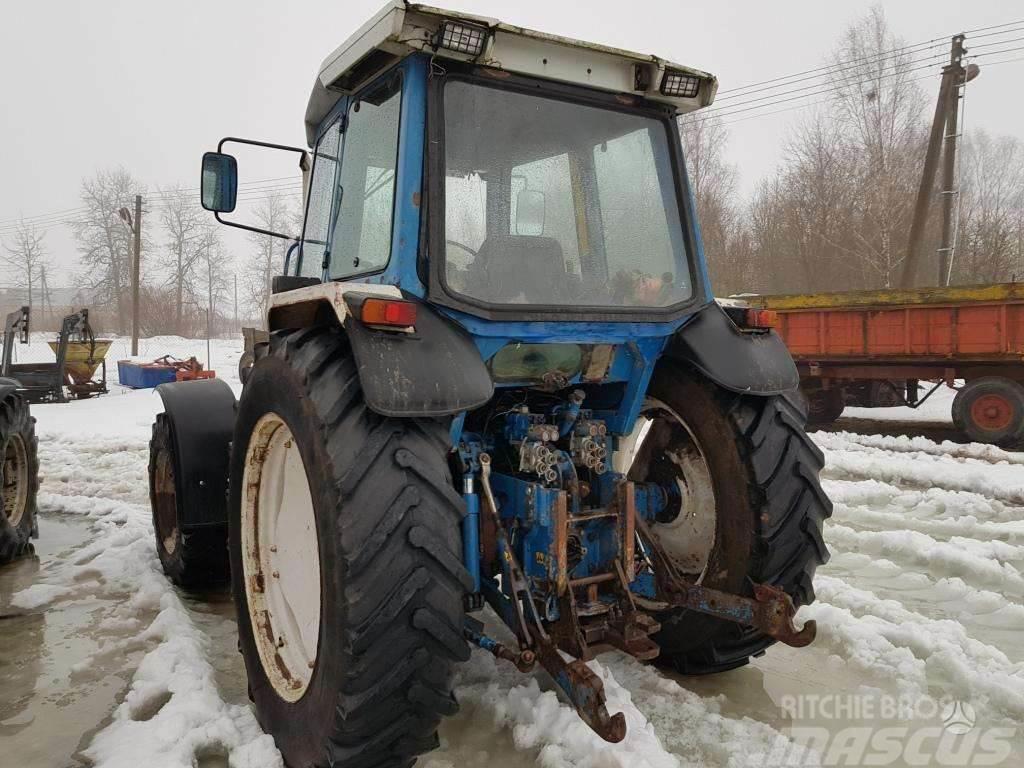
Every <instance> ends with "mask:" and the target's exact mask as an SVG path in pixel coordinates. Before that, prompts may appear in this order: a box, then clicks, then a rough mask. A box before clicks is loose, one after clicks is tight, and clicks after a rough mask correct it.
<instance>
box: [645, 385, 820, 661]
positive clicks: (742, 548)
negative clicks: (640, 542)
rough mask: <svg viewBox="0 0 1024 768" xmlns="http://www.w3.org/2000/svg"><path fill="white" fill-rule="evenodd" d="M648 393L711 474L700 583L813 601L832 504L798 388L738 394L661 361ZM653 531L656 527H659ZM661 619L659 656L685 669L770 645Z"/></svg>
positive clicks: (673, 616) (744, 632) (701, 618)
mask: <svg viewBox="0 0 1024 768" xmlns="http://www.w3.org/2000/svg"><path fill="white" fill-rule="evenodd" d="M648 394H649V397H651V398H654V402H657V403H660V404H663V405H660V406H659V407H664V408H667V409H670V410H671V411H672V412H674V414H676V415H677V417H678V419H679V420H681V421H682V422H683V424H684V425H685V427H686V431H688V432H689V436H690V437H689V439H690V440H692V441H693V442H695V443H696V445H697V447H698V449H699V451H700V453H701V454H703V459H704V462H705V465H706V467H707V471H708V474H709V475H710V484H711V487H712V492H713V500H712V504H713V506H714V510H715V517H716V519H715V522H714V525H715V533H714V540H713V544H711V545H710V551H709V552H708V553H707V555H706V558H705V561H704V563H703V576H702V577H698V578H702V581H701V583H703V584H705V585H707V586H709V587H712V588H715V589H720V590H724V591H726V592H731V593H733V594H741V595H744V596H747V597H750V596H752V594H753V591H752V585H753V584H755V583H757V584H768V585H771V586H775V587H780V588H782V589H783V590H784V591H785V592H786V593H787V594H789V595H790V597H792V599H793V602H794V603H795V604H796V605H797V606H800V605H806V604H808V603H810V602H812V601H813V600H814V587H813V585H812V579H813V577H814V572H815V570H816V569H817V567H818V566H819V565H821V564H823V563H825V562H827V560H828V557H829V555H828V550H827V549H826V547H825V542H824V540H823V538H822V526H823V524H824V521H825V519H826V518H827V517H829V516H830V515H831V514H832V504H831V502H830V501H829V499H828V497H827V496H826V495H825V493H824V492H823V491H822V489H821V484H820V482H819V479H818V473H819V471H820V470H821V468H822V466H823V464H824V460H823V457H822V453H821V451H820V450H819V449H818V447H817V446H816V445H815V444H814V443H813V442H812V441H811V439H810V438H809V437H808V436H807V434H806V432H805V431H804V426H805V420H806V412H805V410H804V406H803V404H802V402H801V398H800V395H799V393H798V392H796V391H793V392H792V393H787V394H784V395H777V396H773V397H759V396H749V395H737V394H734V393H732V392H726V391H725V390H722V389H720V388H719V387H717V386H715V385H714V384H712V383H711V382H709V381H707V380H706V379H704V378H701V377H698V376H697V375H696V374H691V373H688V372H686V371H684V370H681V369H678V368H674V367H671V366H665V367H663V368H661V369H659V370H658V371H656V373H655V376H654V379H653V380H652V382H651V386H650V387H649V390H648ZM677 455H678V451H677ZM652 531H654V532H655V533H656V534H657V532H658V526H657V525H652ZM663 541H664V540H663ZM659 618H660V621H661V624H662V630H661V632H660V633H659V634H658V635H657V636H655V638H654V639H655V642H657V643H658V644H659V645H660V646H661V649H662V655H661V656H660V657H659V659H658V663H661V664H666V665H669V666H672V667H674V668H675V669H676V670H677V671H679V672H681V673H683V674H694V675H697V674H708V673H713V672H723V671H726V670H730V669H735V668H736V667H740V666H743V665H744V664H746V663H747V662H748V661H749V660H750V657H751V656H757V655H760V654H761V653H762V652H763V651H764V650H765V649H766V648H768V646H770V645H772V644H773V643H774V642H775V641H774V640H773V639H771V638H769V637H767V636H766V635H764V634H762V633H760V632H757V631H755V630H754V629H752V628H749V627H744V626H742V625H739V624H734V623H732V622H728V621H724V620H721V619H717V618H714V617H711V616H707V615H704V614H698V613H694V612H692V611H687V610H682V609H680V610H674V611H671V612H669V613H667V614H662V615H661V616H660V617H659Z"/></svg>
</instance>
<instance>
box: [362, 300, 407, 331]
mask: <svg viewBox="0 0 1024 768" xmlns="http://www.w3.org/2000/svg"><path fill="white" fill-rule="evenodd" d="M359 317H360V319H362V321H363V322H364V323H366V324H367V325H390V326H394V327H397V328H406V327H408V326H410V325H416V305H415V304H413V303H412V302H411V301H401V300H399V299H366V300H365V301H364V302H363V309H362V311H361V313H360V315H359Z"/></svg>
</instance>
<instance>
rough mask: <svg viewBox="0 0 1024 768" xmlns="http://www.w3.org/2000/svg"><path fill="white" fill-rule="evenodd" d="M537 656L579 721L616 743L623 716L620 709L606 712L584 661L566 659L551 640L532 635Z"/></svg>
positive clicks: (598, 682) (623, 729)
mask: <svg viewBox="0 0 1024 768" xmlns="http://www.w3.org/2000/svg"><path fill="white" fill-rule="evenodd" d="M534 640H535V641H536V648H537V659H538V661H540V663H541V666H543V667H544V669H545V670H547V673H548V674H549V675H551V679H552V680H554V681H555V684H556V685H557V686H558V687H559V688H561V689H562V690H563V691H564V692H565V695H566V696H568V697H569V701H571V702H572V705H573V706H574V707H575V708H576V712H577V713H578V714H579V716H580V718H582V720H583V722H585V723H586V724H587V725H589V726H590V727H591V729H592V730H593V731H594V733H596V734H597V735H598V736H600V737H601V738H602V739H604V740H605V741H608V742H611V743H613V744H616V743H618V742H620V741H622V740H623V739H624V738H625V737H626V717H625V715H623V714H622V713H621V712H617V713H616V714H614V715H609V714H608V708H607V707H606V706H605V697H604V683H602V682H601V678H599V677H598V676H597V675H595V674H594V673H593V671H592V670H591V669H590V667H588V666H587V665H586V663H585V662H583V661H580V660H579V659H574V660H573V661H566V660H565V659H564V658H562V654H561V653H559V652H558V649H557V648H556V647H555V645H554V643H552V642H551V641H549V640H544V639H543V638H541V637H539V636H535V637H534Z"/></svg>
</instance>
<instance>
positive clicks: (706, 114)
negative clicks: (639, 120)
mask: <svg viewBox="0 0 1024 768" xmlns="http://www.w3.org/2000/svg"><path fill="white" fill-rule="evenodd" d="M934 66H935V65H934V64H927V65H925V66H922V67H912V68H911V69H907V70H903V71H900V72H893V73H891V74H888V75H883V76H882V77H881V78H879V79H880V80H890V79H892V78H894V77H900V76H902V75H906V74H909V73H911V72H919V71H921V70H924V69H932V68H933V67H934ZM851 82H853V80H850V81H846V82H844V83H841V84H839V85H837V86H833V87H825V88H823V89H822V90H819V91H814V92H813V93H805V94H803V95H802V96H790V97H789V98H787V99H779V100H777V101H773V102H770V103H767V104H758V105H755V106H751V107H744V108H742V109H733V107H739V106H741V104H731V105H729V106H726V107H722V108H721V109H718V110H716V109H713V108H712V109H706V110H703V111H702V112H701V114H700V117H698V118H696V119H694V120H684V122H685V123H703V122H705V121H707V120H712V119H714V118H716V117H730V116H732V115H738V114H742V113H744V112H750V111H752V110H758V109H765V108H771V107H773V106H775V105H776V104H785V103H786V102H790V101H799V100H800V99H809V98H812V97H814V96H823V95H825V94H829V93H835V92H837V91H842V90H844V89H845V88H846V87H847V86H848V85H850V84H851ZM757 101H761V99H758V100H757Z"/></svg>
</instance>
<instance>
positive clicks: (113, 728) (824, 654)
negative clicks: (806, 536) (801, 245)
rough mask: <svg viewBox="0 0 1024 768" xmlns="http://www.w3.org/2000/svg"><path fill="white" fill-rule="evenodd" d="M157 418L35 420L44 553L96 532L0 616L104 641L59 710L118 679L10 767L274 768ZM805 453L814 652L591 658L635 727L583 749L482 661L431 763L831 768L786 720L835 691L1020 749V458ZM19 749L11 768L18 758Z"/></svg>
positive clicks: (530, 694)
mask: <svg viewBox="0 0 1024 768" xmlns="http://www.w3.org/2000/svg"><path fill="white" fill-rule="evenodd" d="M143 350H144V351H145V353H146V354H145V355H142V356H140V357H142V358H148V359H152V358H153V357H156V356H158V355H159V354H174V355H176V356H179V357H187V356H189V355H193V354H195V355H197V356H199V357H200V359H204V360H205V342H196V341H189V340H185V339H178V338H175V337H164V338H162V339H160V340H147V341H146V343H145V344H144V345H143ZM239 353H240V349H239V346H238V344H237V343H235V342H234V341H230V342H229V341H215V342H214V343H213V345H212V356H213V364H214V367H215V368H217V370H218V373H219V374H220V375H221V376H222V377H223V378H226V379H227V380H228V381H229V383H231V384H232V385H233V386H234V387H235V388H236V389H237V387H238V383H237V381H236V380H235V367H236V365H237V359H238V355H239ZM112 357H113V355H112ZM940 394H941V395H943V397H942V399H940ZM935 399H936V402H935V404H934V405H933V406H932V408H933V409H936V410H935V412H936V413H940V417H941V418H948V403H949V400H950V399H951V398H949V397H945V395H944V393H937V394H936V396H935ZM942 408H945V416H941V409H942ZM160 409H161V405H160V400H159V397H158V396H156V395H155V394H153V393H152V392H150V391H129V390H125V389H123V388H121V387H119V386H116V385H115V386H113V387H112V391H111V393H110V394H109V395H107V396H104V397H102V398H97V399H94V400H90V401H84V402H76V403H69V404H66V405H46V406H39V407H37V408H35V409H34V412H35V413H36V415H37V417H38V431H39V435H40V456H41V460H42V472H41V474H42V477H43V484H42V489H41V493H40V504H41V509H42V515H43V520H44V525H43V532H44V536H45V535H46V534H47V531H48V530H51V529H48V528H47V526H46V524H47V522H48V521H49V520H54V521H61V520H74V521H81V525H82V530H85V531H87V533H86V535H84V536H82V538H81V540H79V541H75V542H73V543H72V544H71V545H69V546H68V547H67V548H66V549H65V550H62V551H60V552H58V553H57V554H55V555H54V556H53V557H49V558H45V559H44V560H43V561H42V564H41V566H40V568H39V571H38V573H34V574H32V575H31V577H30V578H29V577H26V579H25V583H21V584H20V586H19V588H18V589H17V590H16V591H15V593H14V594H13V595H12V596H10V598H9V599H7V597H6V596H5V595H3V594H0V612H4V611H20V612H26V613H38V614H40V615H41V616H42V617H43V620H44V621H45V622H46V626H47V628H48V629H47V634H46V642H47V644H50V643H61V642H64V640H63V638H64V636H65V635H66V636H68V637H72V636H73V635H74V634H75V631H74V629H73V627H71V626H70V625H68V622H67V621H64V623H61V617H62V616H63V617H67V616H70V615H71V612H72V611H73V609H75V608H76V607H77V606H81V605H87V606H89V614H88V615H89V617H90V618H89V619H88V621H89V622H90V623H89V624H88V627H89V629H88V633H89V634H90V637H91V638H93V640H94V642H92V643H91V644H90V645H89V646H88V648H87V649H85V650H82V651H81V652H79V653H78V655H77V656H74V655H73V654H70V655H72V656H73V658H68V659H67V660H66V669H65V672H64V677H65V678H66V679H64V680H63V682H62V681H61V680H56V681H54V682H51V683H50V685H51V686H53V687H54V688H55V689H58V690H57V691H56V692H54V691H50V692H49V696H50V698H55V697H56V698H57V699H60V697H61V696H64V697H70V696H71V692H72V691H74V690H78V689H81V687H82V686H90V685H92V686H98V685H99V682H98V681H100V679H101V677H102V676H101V674H100V672H99V670H107V669H109V668H111V667H112V666H115V667H116V666H117V665H119V664H120V665H121V666H122V667H124V669H123V673H124V680H123V682H121V683H120V684H119V686H114V688H113V693H112V694H111V696H110V699H109V701H110V702H112V703H110V704H109V705H108V704H103V705H102V706H100V707H99V708H98V711H96V712H93V713H91V717H92V719H91V720H89V719H88V718H86V720H87V722H84V723H83V722H79V721H74V722H69V724H68V726H67V727H69V728H77V729H78V732H81V733H87V736H86V737H83V738H82V739H81V743H78V744H77V746H75V747H73V748H69V751H68V754H66V755H48V757H49V758H51V759H50V760H49V761H47V762H32V760H31V759H22V761H21V762H20V763H19V764H20V765H36V764H38V765H40V766H42V765H51V764H57V763H60V764H65V763H70V762H71V761H72V759H73V758H76V757H77V758H79V759H85V760H87V761H90V762H92V763H94V764H95V765H97V766H101V767H104V768H106V767H109V768H113V767H119V766H126V767H127V766H131V768H135V767H136V766H139V765H145V766H153V767H154V768H162V767H164V766H167V767H168V768H171V767H174V768H177V767H178V766H181V767H182V768H189V767H191V766H199V767H200V768H208V767H212V766H221V765H230V766H235V767H238V768H240V767H242V766H245V767H246V768H269V767H271V766H280V765H281V761H280V756H279V754H278V753H277V751H276V749H275V748H274V746H273V742H272V740H271V739H270V738H269V737H268V736H266V735H264V734H262V732H261V731H260V729H259V726H258V724H257V723H256V720H255V718H254V716H253V713H252V711H251V709H250V707H249V706H248V703H247V700H246V698H245V687H244V686H245V683H244V672H243V671H242V669H241V662H240V661H239V659H238V655H237V653H235V651H234V641H233V639H232V638H233V632H234V629H233V617H232V616H231V613H230V610H221V608H222V607H223V604H224V600H223V597H220V598H215V602H214V603H213V604H212V605H213V606H214V607H213V609H207V608H205V607H203V605H202V604H201V603H197V602H195V601H193V600H191V599H186V598H184V597H183V596H181V595H179V594H178V593H177V592H176V591H175V590H174V589H173V588H172V587H171V586H170V585H169V583H168V582H167V580H166V579H165V578H164V577H163V575H162V573H161V571H160V566H159V563H158V561H157V559H156V556H155V552H154V547H153V540H152V539H153V535H152V530H151V525H150V513H149V504H148V498H147V481H146V465H147V451H148V439H149V433H150V425H151V423H152V420H153V417H154V415H155V414H156V413H157V412H158V411H159V410H160ZM893 410H899V411H901V412H900V413H899V414H897V415H895V416H893V418H894V419H895V420H897V421H908V418H907V409H893ZM852 415H855V416H857V417H858V418H861V419H863V418H865V417H871V418H873V417H875V416H877V415H878V414H877V413H876V411H869V412H866V414H860V413H856V414H852ZM883 417H884V415H883ZM931 418H935V414H934V413H933V414H931ZM813 437H814V439H815V441H816V442H817V443H818V444H819V445H820V446H821V448H822V449H823V451H824V453H825V457H826V468H825V472H824V475H823V477H824V485H825V489H826V491H827V492H828V493H829V495H830V496H831V497H832V498H833V499H834V501H835V515H834V517H833V519H832V520H831V521H830V523H829V525H828V527H827V530H826V541H827V542H828V544H829V546H830V548H831V549H832V552H833V557H832V560H831V561H830V563H829V564H828V565H827V566H825V567H823V568H822V569H820V570H819V576H818V578H817V580H816V589H817V595H818V599H817V602H816V603H814V604H813V605H811V606H808V607H805V608H803V609H802V610H801V612H800V619H801V620H810V619H813V620H815V621H816V622H817V625H818V639H817V640H816V642H815V643H814V644H813V645H812V646H810V647H809V648H806V649H800V650H793V649H788V648H775V649H772V650H771V651H769V653H768V655H766V656H765V657H763V658H761V659H758V660H755V662H754V663H753V664H752V665H751V666H749V667H746V668H744V669H741V670H736V671H734V672H730V673H726V674H724V675H720V676H718V677H717V678H713V679H711V678H699V679H695V678H686V677H681V676H678V675H673V674H670V673H667V672H665V671H662V670H658V669H655V668H653V667H649V666H645V665H641V664H639V663H637V662H635V661H634V660H632V659H630V658H628V657H625V656H623V655H622V654H617V653H611V654H604V655H602V656H601V657H600V658H599V659H598V660H597V661H595V662H593V668H594V670H595V672H597V674H599V675H600V677H601V678H602V680H603V681H604V686H605V690H606V693H607V696H608V701H609V709H610V710H611V711H613V712H614V711H622V712H624V713H625V714H626V717H627V720H628V723H629V733H628V736H627V738H626V740H625V741H624V742H622V743H621V744H618V745H607V744H605V743H603V742H601V741H600V739H598V738H597V737H596V736H595V735H594V734H593V733H592V732H591V731H589V729H587V728H586V727H585V726H584V725H583V724H582V722H580V721H579V719H578V718H577V717H576V716H575V714H574V712H573V711H572V709H571V708H570V707H569V706H568V705H567V704H566V703H565V702H564V699H562V698H561V697H560V696H559V695H557V694H556V693H555V691H554V690H553V686H552V684H551V683H550V681H549V680H547V678H546V677H545V676H544V675H543V674H542V673H539V672H538V673H536V674H534V675H531V676H524V675H521V674H519V673H518V672H516V671H515V670H514V669H512V668H511V666H509V665H507V664H504V663H500V662H495V661H494V660H493V659H492V658H491V657H490V656H488V655H486V654H482V653H475V654H474V656H473V657H472V659H471V661H470V662H469V663H468V664H466V665H463V666H462V667H461V668H460V669H459V670H458V673H457V674H458V678H457V694H458V697H459V700H460V703H461V710H460V712H459V714H458V715H456V716H455V717H454V718H451V719H449V720H447V721H446V722H445V723H444V724H443V725H442V729H441V748H440V749H439V750H438V751H436V752H435V753H433V754H431V755H429V756H428V757H426V758H425V759H424V760H423V761H422V764H423V765H424V766H426V767H427V768H456V767H458V768H462V766H470V767H472V766H488V768H492V767H493V768H511V767H513V766H523V767H525V766H542V767H543V768H682V767H684V766H687V767H688V766H755V765H758V766H759V765H772V764H783V763H787V761H788V763H790V764H819V763H821V764H840V763H839V760H838V757H837V755H839V753H836V752H835V751H834V745H833V744H830V742H829V741H828V740H827V738H826V740H825V741H824V742H815V744H814V748H812V749H808V750H802V749H800V748H798V747H797V746H796V744H797V742H799V743H800V744H803V743H804V742H803V741H802V740H801V739H800V733H801V729H804V728H806V727H810V726H823V727H824V728H825V734H826V737H827V736H828V735H829V734H831V735H837V734H838V733H840V732H841V731H842V728H843V727H844V726H845V725H847V720H843V719H840V720H838V721H836V720H832V721H827V722H823V721H822V719H821V718H820V717H818V716H808V715H806V714H800V713H794V712H793V710H792V702H793V701H794V697H796V699H800V698H801V697H803V699H808V698H813V697H815V696H817V697H823V696H824V697H827V696H833V695H836V694H842V695H846V696H853V697H872V696H874V697H878V696H891V697H897V696H898V697H904V698H907V697H910V698H914V697H917V698H922V697H926V698H928V699H929V700H935V701H945V702H949V701H959V702H964V703H966V704H969V705H970V707H971V709H970V711H971V712H972V713H973V715H972V716H975V717H976V718H977V723H978V728H977V729H976V730H980V729H981V728H982V726H984V727H985V728H993V727H1005V728H1010V729H1011V731H1012V729H1015V728H1016V727H1017V726H1018V724H1020V723H1022V722H1024V454H1022V453H1016V452H1011V451H1004V450H1001V449H997V448H993V447H991V446H982V445H977V444H967V445H964V444H959V443H953V442H948V441H946V442H941V443H937V442H933V441H931V440H927V439H925V438H921V437H899V436H893V437H883V436H880V435H864V434H854V433H851V432H834V433H827V432H819V433H816V434H815V435H814V436H813ZM76 524H78V523H77V522H76ZM0 583H2V582H0ZM5 599H6V605H5V604H4V600H5ZM217 600H219V601H220V603H219V604H218V603H217V602H216V601H217ZM218 606H220V607H218ZM75 620H76V621H78V619H75ZM81 621H85V619H82V620H81ZM2 631H3V627H0V633H2ZM80 631H84V630H80ZM496 631H498V632H499V633H500V628H499V629H498V630H496ZM51 635H52V637H51ZM68 642H70V641H68ZM68 647H70V648H74V647H76V646H73V644H72V645H70V646H68ZM0 659H2V656H0ZM61 685H63V686H64V688H63V689H61V688H60V686H61ZM40 695H41V694H40ZM54 711H56V712H57V713H58V714H57V716H59V713H60V710H59V709H58V710H54ZM3 713H4V710H3V705H2V704H0V734H4V733H5V730H4V729H5V728H13V729H15V731H17V733H16V737H17V736H20V735H23V734H31V737H32V738H31V740H34V741H35V742H36V743H38V742H39V741H40V740H45V739H46V728H48V727H49V728H53V727H54V726H53V724H52V723H50V724H47V723H45V722H42V721H43V718H41V717H40V718H39V719H38V721H31V718H27V717H26V716H25V715H21V716H20V719H18V717H14V716H11V717H8V718H7V719H4V718H5V715H4V714H3ZM929 718H931V719H929ZM936 718H938V715H937V714H936V713H930V714H929V713H925V714H924V715H921V716H920V717H918V720H921V721H927V722H926V723H925V724H928V723H931V722H932V720H935V722H937V723H938V724H939V725H940V726H941V718H938V719H937V720H936ZM34 728H37V729H38V730H37V731H33V729H34ZM940 731H941V728H940ZM13 732H14V731H12V733H13ZM837 738H838V737H837ZM943 738H945V736H944V737H943ZM1007 738H1008V739H1009V741H1007V742H1006V743H1007V744H1008V746H1007V747H1006V750H1008V751H1007V752H1006V754H1002V753H999V756H1000V759H1001V760H1002V764H1005V765H1016V764H1021V761H1024V735H1022V734H1020V733H1016V732H1015V731H1013V732H1012V735H1011V736H1009V737H1007ZM29 740H30V739H29V738H28V737H27V736H25V737H24V741H29ZM11 743H13V744H14V748H15V752H14V754H15V756H17V755H18V754H19V753H18V751H17V750H18V748H19V747H18V745H19V743H21V742H18V741H14V742H11ZM942 743H945V742H942ZM936 749H937V747H936ZM1004 751H1005V750H1004ZM26 754H29V755H37V754H38V751H37V752H26ZM929 754H930V755H931V756H932V757H934V753H929ZM839 756H841V755H839ZM876 757H877V756H876ZM912 757H914V756H908V755H903V754H902V753H900V754H897V755H896V759H895V760H894V761H890V762H889V763H887V764H895V765H901V764H915V760H913V759H911V758H912ZM918 757H919V756H918ZM61 761H65V763H61ZM929 762H934V760H931V759H928V760H926V761H925V763H920V761H917V763H918V764H927V763H929ZM883 764H886V763H883ZM961 764H962V763H961ZM996 764H998V763H996Z"/></svg>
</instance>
